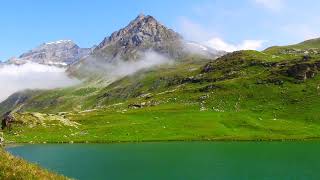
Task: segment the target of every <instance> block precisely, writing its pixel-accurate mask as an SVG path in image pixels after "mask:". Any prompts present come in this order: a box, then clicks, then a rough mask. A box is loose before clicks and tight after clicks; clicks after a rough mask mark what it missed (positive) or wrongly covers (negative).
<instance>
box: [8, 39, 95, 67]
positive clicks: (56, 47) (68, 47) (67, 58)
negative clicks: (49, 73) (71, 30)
mask: <svg viewBox="0 0 320 180" xmlns="http://www.w3.org/2000/svg"><path fill="white" fill-rule="evenodd" d="M90 52H91V49H89V48H80V47H79V46H78V45H76V44H75V43H74V42H72V41H71V40H60V41H55V42H50V43H44V44H42V45H40V46H38V47H37V48H35V49H32V50H30V51H28V52H26V53H24V54H22V55H21V56H20V57H19V58H11V59H9V60H8V61H7V63H9V64H16V65H21V64H24V63H26V62H34V63H39V64H45V65H56V66H67V65H69V64H72V63H74V62H76V61H78V60H79V59H80V58H82V57H84V56H87V55H88V54H89V53H90Z"/></svg>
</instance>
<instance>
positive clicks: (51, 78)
mask: <svg viewBox="0 0 320 180" xmlns="http://www.w3.org/2000/svg"><path fill="white" fill-rule="evenodd" d="M77 83H79V81H78V80H76V79H72V78H70V77H68V75H67V74H66V73H65V69H64V68H58V67H54V66H47V65H41V64H36V63H27V64H24V65H20V66H18V65H2V66H0V84H1V89H0V102H1V101H3V100H5V99H6V98H7V97H8V96H10V95H11V94H13V93H15V92H17V91H21V90H26V89H54V88H60V87H66V86H71V85H75V84H77Z"/></svg>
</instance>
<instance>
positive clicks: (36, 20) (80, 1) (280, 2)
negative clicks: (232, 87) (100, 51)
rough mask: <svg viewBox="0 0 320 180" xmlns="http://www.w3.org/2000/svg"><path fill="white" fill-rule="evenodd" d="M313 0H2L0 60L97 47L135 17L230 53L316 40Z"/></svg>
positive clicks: (319, 17)
mask: <svg viewBox="0 0 320 180" xmlns="http://www.w3.org/2000/svg"><path fill="white" fill-rule="evenodd" d="M319 7H320V2H319V1H314V0H304V1H300V0H229V1H226V0H161V1H160V0H159V1H153V0H152V1H151V0H121V1H120V0H108V1H107V0H90V1H89V0H1V6H0V60H6V59H8V58H9V57H12V56H19V55H20V54H21V53H23V52H25V51H27V50H29V49H31V48H34V47H36V46H37V45H39V44H41V43H44V42H50V41H56V40H60V39H71V40H74V41H75V42H76V43H77V44H78V45H80V46H81V47H91V46H92V45H94V44H98V43H99V42H100V41H102V39H103V38H104V37H105V36H108V35H110V34H111V33H112V32H113V31H115V30H118V29H119V28H121V27H124V26H125V25H127V24H128V22H129V21H131V20H132V19H134V18H135V17H136V16H137V15H138V14H139V13H141V12H143V13H144V14H150V15H153V16H154V17H156V18H157V19H158V20H159V21H160V22H162V23H163V24H165V25H167V26H168V27H170V28H172V29H174V30H176V31H177V32H179V33H181V34H182V35H183V36H185V38H186V39H188V40H193V41H199V42H201V43H204V44H207V45H208V46H212V47H215V48H220V49H226V50H229V51H232V50H237V49H263V48H265V47H267V46H270V45H284V44H290V43H296V42H299V41H303V40H305V39H310V38H314V37H318V36H320V33H319V32H320V13H318V11H319V10H318V9H319Z"/></svg>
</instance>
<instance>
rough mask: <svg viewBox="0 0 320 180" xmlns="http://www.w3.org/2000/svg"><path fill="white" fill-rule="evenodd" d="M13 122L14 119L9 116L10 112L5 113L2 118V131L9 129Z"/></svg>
mask: <svg viewBox="0 0 320 180" xmlns="http://www.w3.org/2000/svg"><path fill="white" fill-rule="evenodd" d="M14 121H15V118H14V117H13V115H12V114H11V111H9V112H6V113H5V114H4V115H3V118H2V123H1V128H2V129H5V128H10V125H11V123H13V122H14Z"/></svg>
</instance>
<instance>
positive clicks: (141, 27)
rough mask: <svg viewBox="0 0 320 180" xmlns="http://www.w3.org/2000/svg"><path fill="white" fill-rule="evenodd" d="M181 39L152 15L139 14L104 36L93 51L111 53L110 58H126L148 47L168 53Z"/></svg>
mask: <svg viewBox="0 0 320 180" xmlns="http://www.w3.org/2000/svg"><path fill="white" fill-rule="evenodd" d="M181 41H182V37H181V36H180V35H179V34H178V33H176V32H174V31H173V30H171V29H169V28H167V27H165V26H164V25H162V24H161V23H159V22H158V21H157V20H156V19H155V18H154V17H152V16H150V15H144V14H140V15H138V16H137V17H136V18H135V19H134V20H133V21H131V22H130V23H129V24H128V25H127V26H126V27H124V28H123V29H120V30H119V31H116V32H114V33H112V34H111V36H109V37H107V38H105V39H104V40H103V41H102V42H101V43H100V44H99V46H98V47H97V48H96V50H95V51H96V52H97V51H99V52H100V53H102V54H104V55H102V56H105V55H107V54H108V55H109V56H110V54H111V58H116V57H120V58H123V59H127V57H128V56H130V55H133V54H134V53H135V52H137V51H145V50H148V49H153V50H155V51H157V52H160V53H164V54H170V53H171V52H172V51H170V50H171V49H172V48H173V47H177V46H179V44H180V43H181ZM115 49H116V51H114V50H115ZM110 51H112V52H110ZM124 56H125V57H124Z"/></svg>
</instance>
